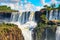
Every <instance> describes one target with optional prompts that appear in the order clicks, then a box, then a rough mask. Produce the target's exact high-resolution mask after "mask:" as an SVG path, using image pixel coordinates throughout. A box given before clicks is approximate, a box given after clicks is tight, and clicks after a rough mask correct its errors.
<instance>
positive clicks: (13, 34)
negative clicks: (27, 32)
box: [0, 23, 24, 40]
mask: <svg viewBox="0 0 60 40" xmlns="http://www.w3.org/2000/svg"><path fill="white" fill-rule="evenodd" d="M0 40H24V37H23V35H22V31H21V30H20V29H19V28H18V26H17V25H14V24H4V23H3V24H0Z"/></svg>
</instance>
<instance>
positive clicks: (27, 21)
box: [10, 12, 37, 40]
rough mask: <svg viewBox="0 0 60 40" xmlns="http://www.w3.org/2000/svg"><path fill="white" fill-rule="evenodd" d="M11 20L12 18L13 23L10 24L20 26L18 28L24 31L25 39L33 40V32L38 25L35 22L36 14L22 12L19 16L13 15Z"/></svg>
mask: <svg viewBox="0 0 60 40" xmlns="http://www.w3.org/2000/svg"><path fill="white" fill-rule="evenodd" d="M18 16H19V17H18ZM11 18H12V22H10V23H13V24H16V25H18V27H19V28H20V29H21V30H22V34H23V36H24V39H25V40H33V38H32V33H33V32H32V30H33V29H34V28H35V27H36V25H37V23H36V22H35V21H34V20H35V19H34V18H35V17H34V12H20V13H19V14H14V13H13V14H12V16H11ZM17 18H18V19H17ZM17 20H18V21H17Z"/></svg>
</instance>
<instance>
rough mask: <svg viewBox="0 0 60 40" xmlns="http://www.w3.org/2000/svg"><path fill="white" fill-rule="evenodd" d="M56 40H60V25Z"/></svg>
mask: <svg viewBox="0 0 60 40" xmlns="http://www.w3.org/2000/svg"><path fill="white" fill-rule="evenodd" d="M56 40H60V26H58V27H57V30H56Z"/></svg>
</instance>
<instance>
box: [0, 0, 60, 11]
mask: <svg viewBox="0 0 60 40" xmlns="http://www.w3.org/2000/svg"><path fill="white" fill-rule="evenodd" d="M21 1H22V6H21V5H20V3H21ZM24 1H26V3H27V4H25V5H24V6H23V3H24ZM14 3H16V4H14ZM51 3H55V4H56V6H58V5H59V4H60V0H1V1H0V5H7V6H10V7H11V8H12V9H19V8H20V9H19V10H21V9H22V10H24V8H25V9H27V10H31V9H33V10H34V9H37V10H39V9H41V8H43V6H44V5H51ZM30 8H31V9H30Z"/></svg>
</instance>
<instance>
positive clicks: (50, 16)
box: [49, 10, 53, 20]
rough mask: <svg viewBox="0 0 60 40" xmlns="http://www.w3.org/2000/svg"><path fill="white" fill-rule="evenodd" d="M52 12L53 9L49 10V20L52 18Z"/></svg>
mask: <svg viewBox="0 0 60 40" xmlns="http://www.w3.org/2000/svg"><path fill="white" fill-rule="evenodd" d="M52 13H53V10H51V11H50V15H49V20H52Z"/></svg>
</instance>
